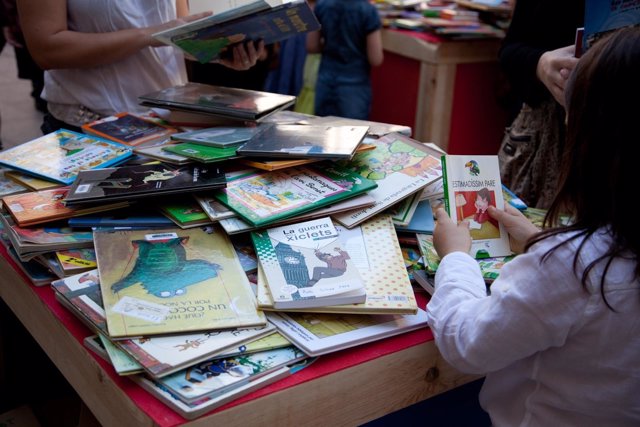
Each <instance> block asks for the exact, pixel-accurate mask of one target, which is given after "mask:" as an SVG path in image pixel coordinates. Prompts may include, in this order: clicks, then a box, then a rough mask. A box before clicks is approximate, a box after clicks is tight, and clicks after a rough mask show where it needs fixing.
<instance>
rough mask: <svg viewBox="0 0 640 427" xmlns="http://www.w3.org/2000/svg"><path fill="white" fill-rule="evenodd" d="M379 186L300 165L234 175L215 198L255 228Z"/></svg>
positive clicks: (340, 171)
mask: <svg viewBox="0 0 640 427" xmlns="http://www.w3.org/2000/svg"><path fill="white" fill-rule="evenodd" d="M376 187H377V184H376V183H375V181H372V180H370V179H367V178H364V177H362V176H360V175H358V174H357V173H355V172H353V171H351V170H349V169H346V168H344V167H338V166H336V165H330V166H329V165H328V166H326V167H324V168H322V169H316V168H313V167H304V166H298V167H293V168H288V169H283V170H281V171H273V172H268V171H255V170H254V171H250V172H247V173H244V174H240V175H238V176H235V177H233V178H231V179H230V180H229V182H228V183H227V188H225V189H222V190H220V191H217V192H215V193H214V196H215V197H216V198H217V199H218V200H220V201H221V202H222V203H224V204H225V205H226V206H228V207H229V208H231V209H232V210H233V211H235V212H236V213H237V214H238V215H240V216H241V217H242V219H244V220H245V221H247V222H248V223H250V224H252V225H254V226H264V225H267V224H273V223H275V222H277V221H280V220H283V219H285V218H291V217H294V216H296V215H300V214H302V213H306V212H310V211H312V210H315V209H318V208H321V207H325V206H328V205H332V204H335V203H336V202H339V201H342V200H346V199H349V198H352V197H355V196H357V195H360V194H362V193H366V192H369V191H371V190H373V189H374V188H376Z"/></svg>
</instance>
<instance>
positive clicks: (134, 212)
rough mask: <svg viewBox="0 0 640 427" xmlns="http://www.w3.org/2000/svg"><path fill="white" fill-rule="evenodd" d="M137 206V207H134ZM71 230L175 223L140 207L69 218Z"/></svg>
mask: <svg viewBox="0 0 640 427" xmlns="http://www.w3.org/2000/svg"><path fill="white" fill-rule="evenodd" d="M134 206H135V205H134ZM67 223H68V225H69V227H71V228H92V227H145V228H153V227H171V226H173V224H174V222H173V221H171V220H170V219H169V218H167V217H166V216H164V215H162V214H160V213H159V212H154V211H153V210H146V209H144V208H142V207H140V206H135V209H122V210H117V211H112V212H109V213H106V214H93V215H83V216H79V217H74V218H69V220H68V221H67Z"/></svg>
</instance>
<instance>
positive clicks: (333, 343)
mask: <svg viewBox="0 0 640 427" xmlns="http://www.w3.org/2000/svg"><path fill="white" fill-rule="evenodd" d="M267 316H268V318H269V321H270V322H272V323H273V324H274V325H276V328H278V330H279V331H280V332H281V333H282V334H283V335H284V336H285V337H287V339H289V340H290V341H291V342H292V343H294V344H295V345H296V346H297V347H299V348H300V349H301V350H302V351H304V352H305V353H306V354H308V355H310V356H320V355H323V354H327V353H332V352H334V351H338V350H343V349H345V348H350V347H355V346H357V345H361V344H365V343H368V342H371V341H377V340H380V339H382V338H387V337H390V336H394V335H399V334H402V333H405V332H409V331H413V330H416V329H420V328H425V327H427V313H426V312H425V311H424V310H422V309H418V313H417V314H415V315H411V314H409V315H385V314H375V315H369V314H324V313H284V312H271V313H269V314H268V315H267Z"/></svg>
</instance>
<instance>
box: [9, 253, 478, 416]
mask: <svg viewBox="0 0 640 427" xmlns="http://www.w3.org/2000/svg"><path fill="white" fill-rule="evenodd" d="M0 254H2V259H1V260H0V297H1V298H2V299H3V300H4V301H5V302H6V304H7V305H8V306H9V307H10V308H11V309H12V311H13V312H14V313H15V314H16V316H17V317H18V318H19V319H20V321H21V322H22V323H23V324H24V326H25V327H26V328H27V330H28V331H29V332H30V333H31V335H33V337H34V338H35V339H36V341H38V343H39V344H40V346H41V347H42V348H43V350H44V351H45V352H46V353H47V355H48V356H49V357H50V358H51V360H52V361H53V362H54V363H55V365H56V366H57V367H58V369H59V370H60V371H61V373H62V374H63V375H64V376H65V377H66V379H67V380H68V381H69V383H70V384H71V385H72V386H73V387H74V388H75V390H76V391H77V393H78V394H79V395H80V397H81V398H82V399H83V401H84V403H85V404H86V405H87V406H88V407H89V409H90V410H91V411H92V412H93V414H94V415H95V416H96V418H97V419H98V420H99V421H100V422H101V423H102V424H103V425H144V426H147V425H148V426H155V425H158V426H175V425H182V424H187V425H190V426H198V425H210V424H211V423H212V422H219V423H224V424H226V425H240V424H242V425H243V426H246V425H258V424H260V425H264V424H266V423H278V424H279V425H300V424H304V425H305V426H306V425H311V426H313V425H327V424H328V425H359V424H362V423H365V422H367V421H370V420H373V419H376V418H379V417H381V416H383V415H386V414H388V413H391V412H394V411H396V410H399V409H402V408H404V407H406V406H409V405H411V404H414V403H416V402H419V401H421V400H424V399H426V398H428V397H431V396H433V395H436V394H439V393H442V392H444V391H447V390H450V389H452V388H454V387H456V386H459V385H462V384H465V383H467V382H469V381H472V380H474V379H476V378H478V377H477V376H471V375H464V374H460V373H458V372H457V371H455V370H454V369H453V368H452V367H450V366H449V365H448V364H447V363H446V362H445V361H444V360H443V359H442V357H441V356H440V355H439V353H438V351H437V349H436V347H435V345H434V341H433V335H432V333H431V331H430V330H429V329H428V328H423V329H421V330H417V331H413V332H409V333H405V334H402V335H399V336H396V337H391V338H386V339H384V340H380V341H376V342H373V343H370V344H365V345H361V346H358V347H354V348H352V349H347V350H343V351H339V352H336V353H332V354H328V355H325V356H321V357H319V358H318V360H317V361H316V362H314V363H313V364H311V365H310V366H309V367H307V368H305V369H303V370H302V371H299V372H297V373H295V374H294V375H292V376H290V377H287V378H285V379H283V380H280V381H278V382H276V383H274V384H271V385H269V386H267V387H265V388H263V389H260V390H257V391H255V392H253V393H251V394H248V395H246V396H244V397H241V398H239V399H237V400H235V401H233V402H230V403H228V404H226V405H224V406H222V407H220V408H218V409H216V410H214V411H212V412H210V413H207V414H205V415H203V416H202V417H200V418H197V419H195V420H192V421H188V420H185V419H184V418H183V417H181V416H180V415H179V414H178V413H176V412H174V411H173V410H171V409H170V408H169V407H167V406H165V405H164V404H163V403H162V402H161V401H159V400H158V399H156V398H155V397H154V396H152V395H151V394H149V393H148V392H146V391H145V390H143V389H142V388H140V387H139V386H138V385H136V384H135V383H134V382H133V381H131V380H130V379H128V378H126V377H120V376H118V375H117V374H116V372H115V371H114V370H113V368H112V367H111V366H110V365H109V364H108V363H107V362H105V361H104V360H102V359H101V358H99V357H97V356H96V355H95V354H93V352H91V351H90V350H88V349H86V348H85V347H84V346H83V344H82V341H83V339H84V338H85V337H87V336H89V335H92V332H91V331H90V330H89V329H88V328H86V327H85V326H84V324H82V323H81V322H80V321H79V320H78V319H77V318H76V317H75V316H74V315H73V314H72V313H71V312H69V311H68V310H67V309H66V308H64V307H63V306H61V305H60V304H59V303H58V302H57V301H56V299H55V296H54V293H53V290H52V289H51V288H50V286H48V285H47V286H41V287H35V286H33V285H31V284H30V283H29V281H28V279H26V276H24V274H23V273H22V271H20V270H19V269H18V267H17V266H16V264H15V263H14V262H13V260H11V259H10V258H9V256H8V254H7V252H6V249H5V248H4V247H3V246H2V245H0ZM417 297H418V301H419V304H420V305H421V306H422V308H424V306H425V304H426V297H425V296H424V295H421V294H419V295H417ZM426 416H428V414H426ZM220 425H223V424H220Z"/></svg>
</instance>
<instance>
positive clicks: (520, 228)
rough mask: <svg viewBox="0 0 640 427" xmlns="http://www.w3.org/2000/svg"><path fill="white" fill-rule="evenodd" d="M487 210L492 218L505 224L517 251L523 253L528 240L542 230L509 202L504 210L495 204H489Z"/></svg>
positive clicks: (510, 240)
mask: <svg viewBox="0 0 640 427" xmlns="http://www.w3.org/2000/svg"><path fill="white" fill-rule="evenodd" d="M487 212H489V216H490V217H491V218H493V219H495V220H496V221H498V222H500V223H502V225H504V228H505V229H506V230H507V233H509V243H510V245H511V250H512V251H513V252H515V253H518V254H519V253H522V252H523V251H524V245H525V243H527V240H529V239H530V238H531V237H532V236H533V235H534V234H536V233H538V232H539V231H540V230H539V229H538V227H536V226H535V225H533V224H532V223H531V221H529V219H528V218H527V217H526V216H524V215H523V214H522V212H520V211H519V210H518V209H516V208H514V207H513V206H511V205H509V204H505V208H504V210H503V211H502V210H500V209H497V208H496V207H495V206H489V209H487Z"/></svg>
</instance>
